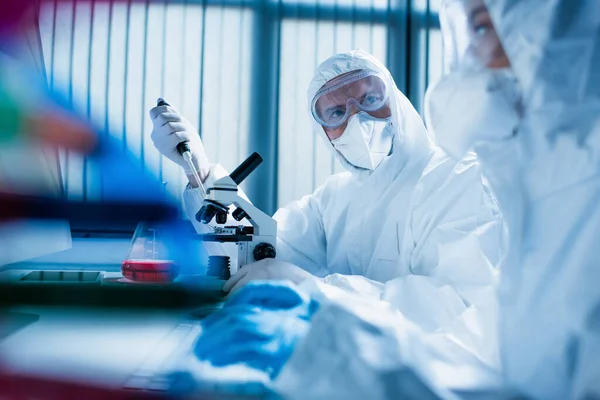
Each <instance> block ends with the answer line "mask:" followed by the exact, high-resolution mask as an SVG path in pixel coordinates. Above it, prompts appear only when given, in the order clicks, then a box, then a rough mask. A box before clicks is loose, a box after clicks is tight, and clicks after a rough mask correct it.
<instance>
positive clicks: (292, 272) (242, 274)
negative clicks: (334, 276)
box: [223, 258, 318, 292]
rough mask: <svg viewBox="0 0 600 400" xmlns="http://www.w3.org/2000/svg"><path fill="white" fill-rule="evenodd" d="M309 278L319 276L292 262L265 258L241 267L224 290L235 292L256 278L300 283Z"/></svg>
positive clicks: (226, 283)
mask: <svg viewBox="0 0 600 400" xmlns="http://www.w3.org/2000/svg"><path fill="white" fill-rule="evenodd" d="M307 279H318V278H317V277H315V276H314V275H312V274H311V273H310V272H307V271H305V270H303V269H302V268H300V267H298V266H296V265H294V264H292V263H289V262H285V261H281V260H277V259H274V258H265V259H264V260H260V261H257V262H255V263H252V264H247V265H244V266H243V267H242V268H240V269H239V270H238V271H237V273H236V274H235V275H234V276H232V277H231V278H230V279H229V280H228V281H227V282H225V285H224V286H223V290H224V291H225V292H235V291H236V290H238V289H240V288H241V287H243V286H244V285H246V284H247V283H248V282H250V281H254V280H284V281H291V282H293V283H297V284H299V283H302V282H304V281H305V280H307Z"/></svg>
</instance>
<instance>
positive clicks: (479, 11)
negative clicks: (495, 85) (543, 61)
mask: <svg viewBox="0 0 600 400" xmlns="http://www.w3.org/2000/svg"><path fill="white" fill-rule="evenodd" d="M459 3H460V7H461V8H462V10H461V12H462V13H463V15H464V19H463V21H464V23H466V26H465V27H464V29H465V30H466V32H465V36H466V40H468V46H467V48H466V52H467V54H466V55H467V56H469V57H473V58H475V60H476V61H478V62H479V63H480V64H481V65H482V66H484V67H486V68H492V69H497V68H508V67H510V61H509V60H508V57H507V56H506V53H505V52H504V48H503V47H502V43H500V38H499V37H498V34H497V33H496V29H495V28H494V24H493V23H492V19H491V17H490V14H489V12H488V9H487V7H486V6H485V3H484V2H483V0H460V1H459Z"/></svg>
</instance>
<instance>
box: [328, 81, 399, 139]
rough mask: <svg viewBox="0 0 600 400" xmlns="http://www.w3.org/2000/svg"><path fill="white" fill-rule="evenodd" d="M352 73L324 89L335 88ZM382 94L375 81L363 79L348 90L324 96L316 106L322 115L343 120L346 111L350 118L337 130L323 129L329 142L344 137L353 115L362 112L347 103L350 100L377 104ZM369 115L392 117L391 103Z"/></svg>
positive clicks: (342, 89)
mask: <svg viewBox="0 0 600 400" xmlns="http://www.w3.org/2000/svg"><path fill="white" fill-rule="evenodd" d="M350 73H352V72H349V73H347V74H343V75H340V76H338V77H335V78H333V79H332V80H330V81H329V82H327V83H326V84H325V85H324V86H323V87H324V88H326V87H328V86H334V85H335V84H336V83H337V82H338V81H339V80H340V79H342V78H343V77H344V76H346V75H348V74H350ZM380 92H381V88H380V85H377V84H376V82H375V81H374V80H369V79H361V80H360V81H357V82H356V83H355V84H353V85H349V86H348V87H347V88H341V89H340V90H335V91H333V92H331V93H329V94H326V95H324V96H322V97H321V98H320V99H319V101H318V102H317V104H316V108H317V110H318V112H319V114H320V115H324V116H325V115H326V116H327V117H329V118H341V117H343V116H344V115H345V113H346V111H348V118H347V119H346V121H344V123H343V124H342V125H340V126H338V127H336V128H328V127H325V126H324V127H323V130H324V131H325V134H326V135H327V137H328V138H329V140H335V139H337V138H339V137H340V136H342V134H343V133H344V131H345V130H346V127H347V126H348V120H349V119H350V118H351V117H352V116H353V115H355V114H356V113H358V112H360V109H359V108H358V107H356V105H355V104H354V103H353V102H352V101H350V102H348V101H347V100H348V98H353V99H356V100H357V101H358V102H360V103H361V104H366V105H369V104H371V103H372V104H376V102H377V101H381V94H380ZM369 115H371V116H373V117H375V118H382V119H383V118H388V117H390V116H391V115H392V111H391V110H390V106H389V102H388V103H386V104H385V105H384V106H383V107H381V108H379V109H378V110H375V111H370V112H369Z"/></svg>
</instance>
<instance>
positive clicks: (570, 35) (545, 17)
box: [475, 0, 600, 399]
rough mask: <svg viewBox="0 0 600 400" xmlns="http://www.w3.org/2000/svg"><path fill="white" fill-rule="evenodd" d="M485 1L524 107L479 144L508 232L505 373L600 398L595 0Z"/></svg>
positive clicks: (599, 87) (544, 391)
mask: <svg viewBox="0 0 600 400" xmlns="http://www.w3.org/2000/svg"><path fill="white" fill-rule="evenodd" d="M488 7H489V10H490V14H491V16H492V18H493V20H494V23H495V25H496V30H497V32H498V35H499V37H500V39H501V40H502V43H503V45H504V48H505V51H506V53H507V55H508V57H509V59H510V62H511V65H512V69H513V71H514V74H515V75H516V77H517V78H518V80H519V83H520V85H521V89H522V96H523V106H524V110H523V119H522V121H521V123H520V125H519V128H518V131H517V134H516V135H515V136H514V137H513V138H512V139H511V140H507V141H501V142H498V143H494V142H489V143H482V144H480V145H479V146H477V147H476V148H475V149H476V151H477V152H478V154H479V155H480V157H481V160H482V164H483V165H484V168H485V174H486V175H487V176H488V177H489V180H490V182H491V184H492V187H493V190H494V192H495V193H497V195H498V197H499V200H500V205H501V209H502V210H503V213H504V210H506V214H507V215H508V219H509V221H508V223H509V231H510V234H511V236H510V244H509V248H510V250H509V256H508V257H507V259H506V262H505V263H503V267H504V269H503V277H502V284H501V293H500V310H501V325H500V327H501V329H500V335H499V337H500V340H501V342H500V343H501V360H502V364H503V368H504V375H505V377H506V380H507V382H508V384H510V385H513V386H516V387H517V388H519V389H521V390H523V391H525V392H526V393H528V394H531V395H533V396H535V397H537V398H545V399H566V398H572V399H583V398H599V397H600V358H599V355H600V289H599V287H598V282H600V267H599V265H598V249H599V248H600V206H599V205H600V2H598V1H597V0H579V1H572V0H554V1H546V2H539V1H536V0H521V1H516V0H493V1H491V0H490V1H488ZM532 17H534V18H532ZM507 165H513V166H514V167H513V168H510V169H507V168H505V167H506V166H507Z"/></svg>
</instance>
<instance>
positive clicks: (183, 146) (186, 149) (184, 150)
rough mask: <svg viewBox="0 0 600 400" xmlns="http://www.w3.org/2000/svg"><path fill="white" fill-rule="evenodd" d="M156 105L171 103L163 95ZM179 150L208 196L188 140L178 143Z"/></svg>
mask: <svg viewBox="0 0 600 400" xmlns="http://www.w3.org/2000/svg"><path fill="white" fill-rule="evenodd" d="M156 105H157V106H159V107H160V106H170V104H169V103H167V102H166V101H165V99H163V98H162V97H159V98H158V100H157V101H156ZM177 152H178V153H179V154H181V157H183V159H184V160H185V162H186V163H187V165H188V167H189V168H190V170H191V171H192V175H193V176H194V179H195V180H196V183H197V184H198V188H200V192H202V198H206V190H204V185H203V184H202V181H201V180H200V175H198V171H197V170H196V167H195V166H194V162H193V161H192V153H191V152H190V146H189V145H188V142H181V143H179V144H178V145H177Z"/></svg>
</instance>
